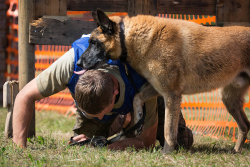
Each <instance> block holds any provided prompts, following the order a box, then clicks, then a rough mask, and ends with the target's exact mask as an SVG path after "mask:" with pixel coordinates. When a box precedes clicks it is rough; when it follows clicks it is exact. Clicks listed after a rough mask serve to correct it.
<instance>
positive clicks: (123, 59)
mask: <svg viewBox="0 0 250 167" xmlns="http://www.w3.org/2000/svg"><path fill="white" fill-rule="evenodd" d="M119 25H120V33H119V36H120V43H121V48H122V54H121V56H120V61H121V63H122V64H126V63H127V60H126V59H127V54H128V53H127V48H126V46H125V34H124V28H125V27H124V23H123V21H122V22H120V23H119Z"/></svg>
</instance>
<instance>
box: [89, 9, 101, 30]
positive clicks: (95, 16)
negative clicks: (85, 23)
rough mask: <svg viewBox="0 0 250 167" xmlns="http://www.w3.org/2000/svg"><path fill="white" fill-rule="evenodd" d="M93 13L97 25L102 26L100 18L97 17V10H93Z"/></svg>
mask: <svg viewBox="0 0 250 167" xmlns="http://www.w3.org/2000/svg"><path fill="white" fill-rule="evenodd" d="M91 14H92V17H93V19H94V21H95V23H96V25H97V27H99V26H100V22H99V20H98V17H97V14H96V12H94V11H92V12H91Z"/></svg>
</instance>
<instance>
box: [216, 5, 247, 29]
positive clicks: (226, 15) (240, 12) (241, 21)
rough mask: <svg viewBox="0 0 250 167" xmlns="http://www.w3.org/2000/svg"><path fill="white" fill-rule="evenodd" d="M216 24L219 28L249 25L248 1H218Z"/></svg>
mask: <svg viewBox="0 0 250 167" xmlns="http://www.w3.org/2000/svg"><path fill="white" fill-rule="evenodd" d="M217 23H218V25H219V26H230V25H243V26H249V25H250V24H249V23H250V1H249V0H237V1H236V0H230V1H228V0H219V2H218V4H217Z"/></svg>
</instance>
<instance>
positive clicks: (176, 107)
mask: <svg viewBox="0 0 250 167" xmlns="http://www.w3.org/2000/svg"><path fill="white" fill-rule="evenodd" d="M163 97H164V101H165V124H164V137H165V144H164V148H163V153H165V154H168V153H171V152H173V151H174V150H175V147H176V144H177V129H178V122H179V115H180V111H181V107H180V106H181V98H182V94H181V93H179V92H175V91H169V92H167V93H166V94H165V95H163Z"/></svg>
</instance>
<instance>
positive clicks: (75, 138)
mask: <svg viewBox="0 0 250 167" xmlns="http://www.w3.org/2000/svg"><path fill="white" fill-rule="evenodd" d="M87 139H89V138H88V137H87V136H85V135H83V134H82V135H78V136H75V137H74V138H73V140H74V141H84V140H87Z"/></svg>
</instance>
